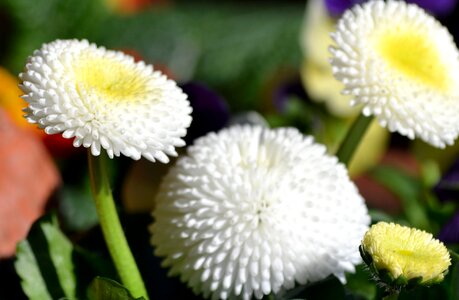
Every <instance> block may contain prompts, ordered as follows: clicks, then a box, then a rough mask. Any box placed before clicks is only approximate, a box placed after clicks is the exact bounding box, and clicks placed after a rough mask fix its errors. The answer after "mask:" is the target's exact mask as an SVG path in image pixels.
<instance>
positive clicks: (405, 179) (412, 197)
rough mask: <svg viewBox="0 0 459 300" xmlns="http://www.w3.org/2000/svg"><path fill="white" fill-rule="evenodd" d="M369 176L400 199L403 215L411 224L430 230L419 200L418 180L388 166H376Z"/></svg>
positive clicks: (420, 196) (421, 190) (420, 186)
mask: <svg viewBox="0 0 459 300" xmlns="http://www.w3.org/2000/svg"><path fill="white" fill-rule="evenodd" d="M371 176H372V177H373V178H374V179H375V180H377V181H378V182H380V183H381V184H383V185H384V186H386V187H387V188H388V189H389V190H391V191H392V192H393V193H394V194H395V195H396V196H397V197H398V198H399V199H400V200H401V201H402V204H403V208H404V214H405V217H406V219H407V220H408V222H409V224H411V226H413V227H416V228H419V229H424V230H427V231H431V230H430V222H429V218H428V216H427V212H426V210H425V206H424V205H423V204H422V202H421V199H422V198H423V197H422V195H423V189H422V185H421V183H420V182H419V181H418V180H416V179H415V178H413V177H412V176H410V175H408V174H406V173H403V172H402V171H401V170H399V169H396V168H393V167H389V166H378V167H377V168H375V169H374V170H373V171H372V172H371Z"/></svg>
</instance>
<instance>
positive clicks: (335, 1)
mask: <svg viewBox="0 0 459 300" xmlns="http://www.w3.org/2000/svg"><path fill="white" fill-rule="evenodd" d="M324 1H325V6H326V7H327V10H328V12H329V13H330V15H332V16H334V17H338V16H340V15H341V14H342V13H343V12H344V11H345V10H346V9H349V8H351V7H352V6H354V5H355V4H360V3H363V2H366V1H365V0H324ZM406 2H408V3H414V4H417V5H419V6H420V7H422V8H424V9H425V10H428V11H430V12H431V13H432V14H434V15H446V14H448V13H450V12H451V11H452V10H453V9H454V7H455V6H456V3H457V0H407V1H406Z"/></svg>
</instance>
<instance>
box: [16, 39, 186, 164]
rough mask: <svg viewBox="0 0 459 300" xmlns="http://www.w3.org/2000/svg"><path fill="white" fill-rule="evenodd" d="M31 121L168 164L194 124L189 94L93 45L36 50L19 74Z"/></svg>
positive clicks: (69, 43) (62, 43) (58, 44)
mask: <svg viewBox="0 0 459 300" xmlns="http://www.w3.org/2000/svg"><path fill="white" fill-rule="evenodd" d="M20 78H21V80H22V83H21V85H20V87H21V89H22V91H23V92H24V95H23V96H22V98H23V99H24V100H25V101H27V103H28V107H27V108H26V109H25V110H24V111H25V113H26V118H27V120H28V121H29V122H31V123H36V124H38V126H39V127H40V128H43V129H44V130H45V132H46V133H48V134H55V133H62V135H63V136H64V137H65V138H73V139H74V142H73V144H74V146H75V147H79V146H84V147H86V148H90V149H91V153H92V154H93V155H99V154H100V152H101V149H105V150H106V151H107V153H108V155H109V156H110V157H113V156H119V155H120V154H123V155H125V156H128V157H131V158H133V159H139V158H140V157H141V156H143V157H145V158H147V159H149V160H151V161H155V160H159V161H161V162H168V161H169V158H168V155H169V156H175V155H176V152H175V150H174V147H179V146H184V144H185V143H184V141H183V140H182V137H184V136H185V134H186V129H187V128H188V126H189V125H190V123H191V116H190V113H191V108H190V105H189V102H188V101H187V96H186V95H185V94H184V93H183V92H182V90H181V89H180V88H179V87H177V85H176V83H175V82H174V81H172V80H169V79H167V78H166V76H164V75H162V74H161V73H160V72H159V71H154V70H153V67H152V66H151V65H146V64H145V63H144V62H134V59H133V58H132V57H131V56H128V55H125V54H123V53H122V52H119V51H111V50H106V49H105V48H103V47H97V46H96V45H95V44H90V43H89V42H88V41H86V40H82V41H77V40H56V41H54V42H52V43H49V44H45V45H43V46H42V48H41V49H39V50H36V51H35V52H34V53H33V55H32V56H31V57H29V60H28V62H27V65H26V67H25V70H24V72H23V73H21V74H20Z"/></svg>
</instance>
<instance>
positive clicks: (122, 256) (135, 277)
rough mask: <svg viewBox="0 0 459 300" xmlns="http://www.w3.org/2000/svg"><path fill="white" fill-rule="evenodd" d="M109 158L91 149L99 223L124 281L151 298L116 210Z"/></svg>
mask: <svg viewBox="0 0 459 300" xmlns="http://www.w3.org/2000/svg"><path fill="white" fill-rule="evenodd" d="M106 159H107V155H106V154H105V153H103V154H101V155H100V156H93V155H92V154H91V152H90V151H88V163H89V174H90V177H91V189H92V193H93V197H94V200H95V202H96V209H97V214H98V216H99V223H100V226H101V228H102V233H103V235H104V238H105V242H106V243H107V247H108V250H109V252H110V255H111V257H112V260H113V262H114V264H115V267H116V270H117V271H118V275H119V276H120V278H121V282H122V283H123V285H124V286H125V287H126V288H127V289H128V290H129V291H130V292H131V293H132V295H133V296H134V297H136V298H138V297H142V296H143V297H145V298H146V299H148V295H147V291H146V289H145V285H144V283H143V280H142V277H141V276H140V272H139V269H138V268H137V265H136V263H135V260H134V257H133V256H132V253H131V249H130V248H129V245H128V243H127V241H126V237H125V235H124V232H123V228H122V227H121V223H120V219H119V217H118V214H117V211H116V207H115V202H114V201H113V196H112V192H111V189H110V183H109V179H108V176H107V171H106Z"/></svg>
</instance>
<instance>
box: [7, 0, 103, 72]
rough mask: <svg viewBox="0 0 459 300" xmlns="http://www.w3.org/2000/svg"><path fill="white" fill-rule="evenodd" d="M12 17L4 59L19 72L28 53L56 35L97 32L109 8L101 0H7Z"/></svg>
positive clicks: (84, 36)
mask: <svg viewBox="0 0 459 300" xmlns="http://www.w3.org/2000/svg"><path fill="white" fill-rule="evenodd" d="M1 4H2V10H3V9H5V10H6V11H7V12H8V14H9V16H10V17H11V18H12V21H13V25H14V29H11V36H12V38H11V41H10V43H11V44H10V45H8V46H9V49H10V51H9V53H8V55H7V56H6V57H5V59H4V61H1V62H0V63H1V64H2V65H5V66H6V67H8V68H9V69H10V70H12V71H13V72H19V71H20V70H21V69H22V68H23V66H24V65H25V63H26V58H27V56H29V55H31V54H32V52H33V50H35V49H37V48H39V47H40V46H41V44H43V43H45V42H50V41H52V40H55V39H57V38H61V39H62V38H64V39H65V38H89V39H93V37H94V36H93V34H95V33H97V32H98V30H97V29H98V28H99V27H100V26H101V25H102V23H103V20H105V18H106V17H107V14H108V13H107V11H106V9H105V6H104V5H103V3H102V0H65V1H62V0H34V1H30V0H4V1H2V3H1Z"/></svg>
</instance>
